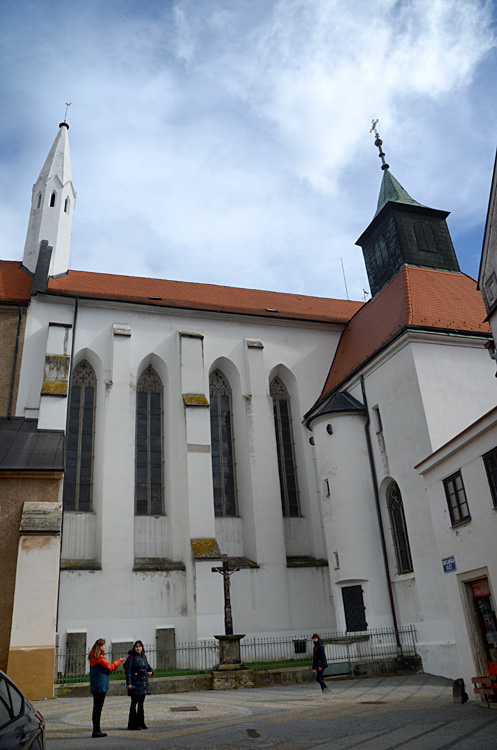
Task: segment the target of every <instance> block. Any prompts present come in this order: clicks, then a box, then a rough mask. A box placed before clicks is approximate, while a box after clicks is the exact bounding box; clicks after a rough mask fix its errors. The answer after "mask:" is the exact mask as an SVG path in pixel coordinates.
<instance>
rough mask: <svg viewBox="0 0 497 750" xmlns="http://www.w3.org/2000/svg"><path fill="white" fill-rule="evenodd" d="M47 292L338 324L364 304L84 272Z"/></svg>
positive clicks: (53, 284) (73, 273) (57, 281)
mask: <svg viewBox="0 0 497 750" xmlns="http://www.w3.org/2000/svg"><path fill="white" fill-rule="evenodd" d="M47 293H48V294H60V295H64V296H66V295H67V296H78V297H82V298H89V299H102V300H113V301H120V302H137V303H141V304H147V305H154V306H158V307H173V308H178V309H189V310H205V311H207V310H209V311H217V312H224V313H238V314H244V315H263V316H265V317H270V318H283V319H284V318H290V319H293V320H312V321H322V322H326V323H341V324H344V323H347V322H348V321H349V320H350V318H351V317H352V316H353V315H354V313H356V312H357V310H358V309H359V308H360V307H361V306H362V305H363V303H362V302H353V301H349V300H336V299H328V298H325V297H308V296H304V295H300V294H287V293H283V292H269V291H263V290H259V289H240V288H236V287H228V286H217V285H215V284H197V283H192V282H187V281H170V280H167V279H149V278H142V277H138V276H117V275H114V274H105V273H90V272H87V271H69V272H68V273H67V275H65V276H60V277H59V278H58V279H50V280H49V282H48V289H47ZM273 311H274V312H273Z"/></svg>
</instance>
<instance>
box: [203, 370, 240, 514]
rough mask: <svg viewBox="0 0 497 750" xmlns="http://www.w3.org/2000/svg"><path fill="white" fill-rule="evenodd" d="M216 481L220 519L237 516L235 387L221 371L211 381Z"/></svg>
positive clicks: (215, 507) (215, 497)
mask: <svg viewBox="0 0 497 750" xmlns="http://www.w3.org/2000/svg"><path fill="white" fill-rule="evenodd" d="M209 391H210V402H211V403H210V407H211V408H210V412H211V456H212V482H213V486H214V513H215V515H216V516H236V481H235V445H234V436H233V410H232V405H231V388H230V384H229V382H228V379H227V378H226V377H225V376H224V375H223V373H222V372H220V370H215V371H214V372H213V373H212V375H211V376H210V379H209Z"/></svg>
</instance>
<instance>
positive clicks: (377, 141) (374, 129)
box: [369, 120, 390, 170]
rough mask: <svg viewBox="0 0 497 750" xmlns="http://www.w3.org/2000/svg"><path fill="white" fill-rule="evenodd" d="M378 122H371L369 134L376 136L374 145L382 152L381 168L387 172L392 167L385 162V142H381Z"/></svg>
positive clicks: (380, 154)
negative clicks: (383, 146) (383, 147)
mask: <svg viewBox="0 0 497 750" xmlns="http://www.w3.org/2000/svg"><path fill="white" fill-rule="evenodd" d="M378 122H379V120H371V130H370V131H369V132H370V133H374V134H375V142H374V145H375V146H376V147H377V148H378V150H379V152H380V153H379V157H380V159H381V168H382V169H383V170H385V169H388V168H389V166H390V165H389V164H387V163H386V161H385V154H384V152H383V149H382V145H383V141H382V140H381V138H380V134H379V133H378V128H377V127H376V126H377V125H378Z"/></svg>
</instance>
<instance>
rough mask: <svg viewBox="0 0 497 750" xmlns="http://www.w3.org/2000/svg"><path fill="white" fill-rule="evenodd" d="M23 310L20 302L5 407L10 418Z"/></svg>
mask: <svg viewBox="0 0 497 750" xmlns="http://www.w3.org/2000/svg"><path fill="white" fill-rule="evenodd" d="M23 310H24V305H21V304H20V305H19V318H18V321H17V336H16V346H15V350H14V362H13V364H12V375H11V377H10V391H9V406H8V409H7V419H10V418H11V416H12V401H13V399H14V383H15V381H16V370H17V357H18V356H19V339H20V338H21V324H22V312H23Z"/></svg>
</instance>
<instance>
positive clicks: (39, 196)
mask: <svg viewBox="0 0 497 750" xmlns="http://www.w3.org/2000/svg"><path fill="white" fill-rule="evenodd" d="M40 206H41V193H38V203H37V204H36V208H40Z"/></svg>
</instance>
